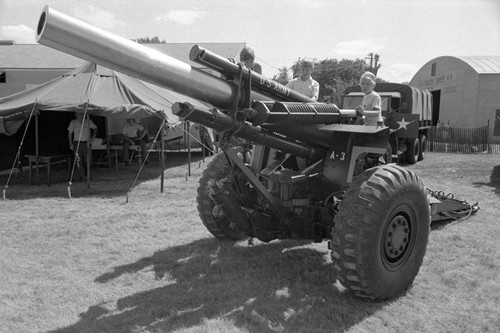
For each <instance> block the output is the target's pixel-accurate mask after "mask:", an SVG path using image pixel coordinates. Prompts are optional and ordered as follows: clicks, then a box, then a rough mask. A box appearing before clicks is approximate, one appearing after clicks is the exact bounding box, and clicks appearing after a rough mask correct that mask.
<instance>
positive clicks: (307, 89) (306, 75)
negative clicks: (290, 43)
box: [286, 59, 319, 100]
mask: <svg viewBox="0 0 500 333" xmlns="http://www.w3.org/2000/svg"><path fill="white" fill-rule="evenodd" d="M313 70H314V62H312V60H306V59H304V60H302V61H301V62H300V76H299V77H297V78H295V79H293V80H292V81H290V82H288V84H287V85H286V86H287V87H288V88H290V89H292V90H294V91H296V92H298V93H301V94H302V95H306V96H307V97H309V98H312V99H314V100H318V96H319V83H318V81H316V80H314V79H313V78H312V77H311V74H312V72H313Z"/></svg>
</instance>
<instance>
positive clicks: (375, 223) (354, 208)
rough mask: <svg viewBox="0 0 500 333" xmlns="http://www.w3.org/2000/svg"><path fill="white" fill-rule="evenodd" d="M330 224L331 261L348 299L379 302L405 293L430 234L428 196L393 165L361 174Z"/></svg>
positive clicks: (407, 173)
mask: <svg viewBox="0 0 500 333" xmlns="http://www.w3.org/2000/svg"><path fill="white" fill-rule="evenodd" d="M334 222H335V227H334V228H333V230H332V241H331V242H330V249H331V250H332V253H331V257H332V261H333V264H334V267H335V269H336V270H337V272H338V279H339V281H340V282H341V283H342V284H343V285H344V286H346V287H347V288H348V290H349V291H350V292H351V293H353V294H354V295H356V296H358V297H360V298H363V299H367V300H377V301H380V300H385V299H389V298H392V297H395V296H398V295H400V294H402V293H403V292H404V291H405V290H406V289H408V287H409V286H410V285H411V284H412V283H413V280H414V279H415V276H416V275H417V274H418V271H419V269H420V266H421V265H422V261H423V258H424V255H425V250H426V247H427V241H428V237H429V231H430V209H429V203H428V202H427V193H426V191H425V188H424V186H423V184H422V182H421V181H420V180H419V178H418V176H417V175H416V174H415V173H413V172H412V171H410V170H407V169H405V168H402V167H399V166H396V165H381V166H377V167H374V168H371V169H368V170H366V171H365V172H363V173H362V174H361V175H360V176H358V177H357V178H356V179H355V181H354V182H353V183H352V185H351V187H350V188H349V189H348V190H347V191H346V193H345V194H344V196H343V199H342V202H341V203H340V204H339V207H338V213H337V215H336V216H335V218H334Z"/></svg>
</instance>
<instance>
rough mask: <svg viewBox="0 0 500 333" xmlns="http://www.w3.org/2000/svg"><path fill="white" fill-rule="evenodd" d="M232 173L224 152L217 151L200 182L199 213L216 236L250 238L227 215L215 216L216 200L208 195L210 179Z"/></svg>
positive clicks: (221, 177)
mask: <svg viewBox="0 0 500 333" xmlns="http://www.w3.org/2000/svg"><path fill="white" fill-rule="evenodd" d="M229 174H230V166H229V162H228V161H227V158H226V156H225V154H224V152H219V153H217V154H216V155H215V156H214V157H213V159H212V160H211V161H210V163H208V165H207V168H206V169H205V170H203V173H202V176H201V178H200V182H199V185H198V195H197V197H196V201H197V203H198V213H199V216H200V218H201V222H202V223H203V225H204V226H205V227H206V228H207V229H208V231H209V232H210V233H211V234H212V235H214V236H215V237H216V238H218V239H221V240H234V241H238V240H242V239H246V238H248V236H247V235H245V233H244V232H242V231H241V230H239V229H238V228H236V227H235V225H234V223H233V224H231V221H229V219H228V218H227V217H222V218H219V217H215V216H214V215H213V214H212V212H213V208H214V207H215V202H214V201H213V200H212V199H211V198H210V197H209V196H208V194H207V191H206V186H207V183H208V181H210V180H213V179H215V180H220V179H223V178H225V177H227V176H228V175H229Z"/></svg>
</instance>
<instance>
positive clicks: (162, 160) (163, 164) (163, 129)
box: [160, 118, 165, 193]
mask: <svg viewBox="0 0 500 333" xmlns="http://www.w3.org/2000/svg"><path fill="white" fill-rule="evenodd" d="M160 154H161V155H160V158H161V181H160V183H161V185H160V193H163V185H164V182H165V118H163V122H162V124H161V144H160Z"/></svg>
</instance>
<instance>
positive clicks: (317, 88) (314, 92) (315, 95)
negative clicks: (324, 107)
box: [311, 81, 319, 100]
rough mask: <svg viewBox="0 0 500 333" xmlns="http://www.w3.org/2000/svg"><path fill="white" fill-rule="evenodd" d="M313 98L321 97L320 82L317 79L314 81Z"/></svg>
mask: <svg viewBox="0 0 500 333" xmlns="http://www.w3.org/2000/svg"><path fill="white" fill-rule="evenodd" d="M311 98H314V99H315V100H318V98H319V83H318V82H317V81H314V83H313V86H312V91H311Z"/></svg>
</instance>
